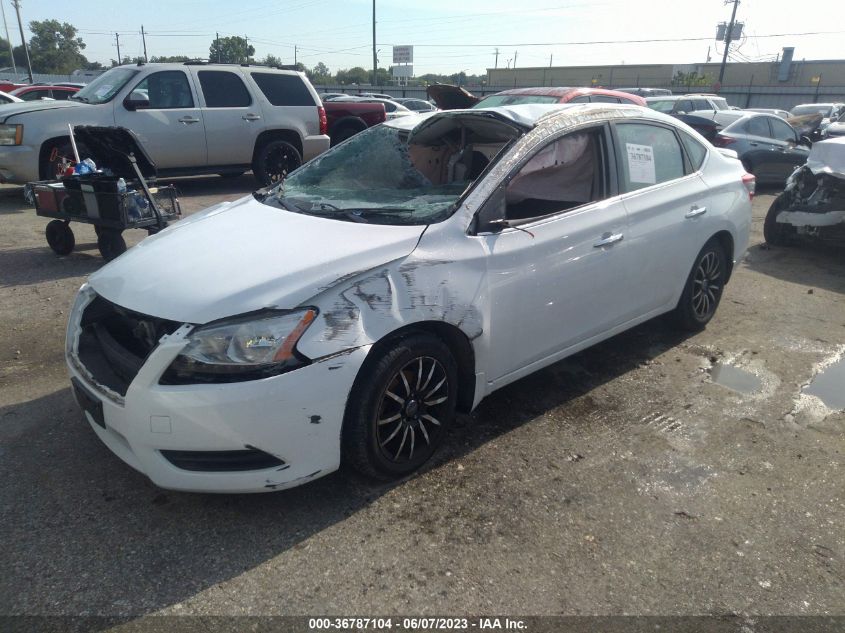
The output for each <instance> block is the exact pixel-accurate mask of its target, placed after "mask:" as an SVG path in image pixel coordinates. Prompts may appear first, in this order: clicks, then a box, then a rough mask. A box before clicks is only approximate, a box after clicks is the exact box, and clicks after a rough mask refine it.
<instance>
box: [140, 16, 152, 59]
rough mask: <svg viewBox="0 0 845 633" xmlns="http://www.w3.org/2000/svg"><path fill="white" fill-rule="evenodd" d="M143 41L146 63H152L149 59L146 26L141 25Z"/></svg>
mask: <svg viewBox="0 0 845 633" xmlns="http://www.w3.org/2000/svg"><path fill="white" fill-rule="evenodd" d="M141 41H142V42H143V43H144V62H148V61H150V60H149V58H148V57H147V35H146V33H144V25H143V24H142V25H141Z"/></svg>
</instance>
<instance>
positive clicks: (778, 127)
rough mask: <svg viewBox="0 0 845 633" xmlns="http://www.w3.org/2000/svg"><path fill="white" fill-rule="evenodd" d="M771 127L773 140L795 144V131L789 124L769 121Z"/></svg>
mask: <svg viewBox="0 0 845 633" xmlns="http://www.w3.org/2000/svg"><path fill="white" fill-rule="evenodd" d="M769 125H770V126H771V127H772V138H776V139H777V140H779V141H784V142H786V143H794V142H795V140H796V139H795V136H796V135H795V130H793V129H792V128H791V127H790V126H789V124H788V123H786V122H785V121H781V120H780V119H774V118H770V119H769Z"/></svg>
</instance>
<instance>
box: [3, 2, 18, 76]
mask: <svg viewBox="0 0 845 633" xmlns="http://www.w3.org/2000/svg"><path fill="white" fill-rule="evenodd" d="M0 11H2V12H3V28H4V29H6V41H7V42H8V43H9V57H11V59H12V71H13V72H14V73H15V75H17V74H18V68H17V66H15V51H14V49H13V48H12V38H11V37H9V25H8V24H6V9H4V8H3V2H2V1H0Z"/></svg>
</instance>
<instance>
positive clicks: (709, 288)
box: [672, 238, 728, 332]
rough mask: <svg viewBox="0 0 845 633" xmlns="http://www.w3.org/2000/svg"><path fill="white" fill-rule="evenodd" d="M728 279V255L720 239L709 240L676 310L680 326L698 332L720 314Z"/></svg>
mask: <svg viewBox="0 0 845 633" xmlns="http://www.w3.org/2000/svg"><path fill="white" fill-rule="evenodd" d="M727 279H728V258H727V256H726V255H725V250H724V248H723V247H722V245H721V244H720V243H719V241H718V240H717V239H715V238H714V239H711V240H710V241H709V242H707V243H706V244H705V245H704V247H703V248H702V249H701V251H700V252H699V253H698V256H697V257H696V258H695V263H694V264H693V265H692V270H691V271H690V273H689V276H688V277H687V283H686V285H685V286H684V292H683V293H682V294H681V299H680V301H678V305H677V307H676V308H675V310H674V312H673V313H672V316H673V320H674V321H675V323H676V325H678V327H680V328H681V329H683V330H686V331H688V332H698V331H699V330H703V329H704V328H705V326H706V325H707V324H708V323H709V322H710V319H712V318H713V315H714V314H716V308H718V307H719V301H720V300H721V299H722V292H723V291H724V288H725V283H726V282H727Z"/></svg>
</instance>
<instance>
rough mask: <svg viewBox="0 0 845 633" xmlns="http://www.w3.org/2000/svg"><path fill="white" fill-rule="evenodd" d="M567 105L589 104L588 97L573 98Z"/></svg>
mask: <svg viewBox="0 0 845 633" xmlns="http://www.w3.org/2000/svg"><path fill="white" fill-rule="evenodd" d="M567 103H590V97H589V95H580V96H578V97H573V98H572V99H570V100H569V101H567Z"/></svg>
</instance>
